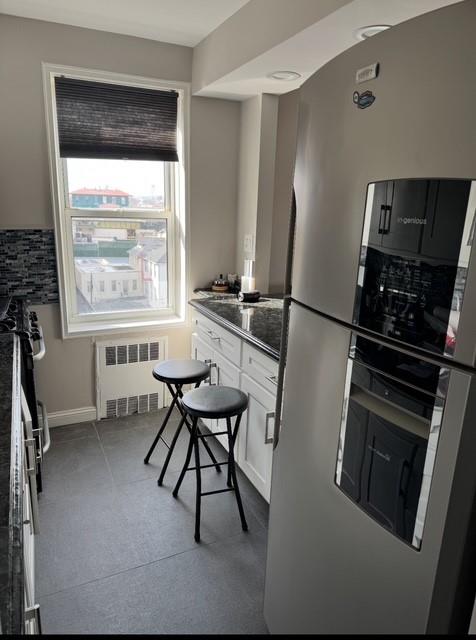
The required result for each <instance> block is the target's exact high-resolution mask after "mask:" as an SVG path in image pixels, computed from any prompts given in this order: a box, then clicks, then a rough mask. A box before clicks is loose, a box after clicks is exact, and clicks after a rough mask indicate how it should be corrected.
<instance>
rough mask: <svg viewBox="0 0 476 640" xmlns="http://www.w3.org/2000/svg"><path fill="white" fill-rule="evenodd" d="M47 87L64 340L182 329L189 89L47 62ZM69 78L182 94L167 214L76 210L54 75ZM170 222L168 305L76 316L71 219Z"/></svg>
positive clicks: (169, 168)
mask: <svg viewBox="0 0 476 640" xmlns="http://www.w3.org/2000/svg"><path fill="white" fill-rule="evenodd" d="M42 68H43V86H44V96H45V111H46V124H47V136H48V152H49V164H50V177H51V191H52V200H53V211H54V219H55V231H56V233H55V238H56V253H57V262H58V281H59V288H60V306H61V324H62V334H63V338H68V337H72V336H84V335H93V334H104V333H116V332H121V333H124V332H125V331H127V330H131V331H137V330H140V329H150V328H151V327H154V326H156V327H162V326H163V327H171V326H181V325H183V324H184V322H185V316H186V300H185V296H186V275H187V267H188V259H187V258H188V251H187V242H188V234H187V233H186V229H187V228H188V209H189V207H188V166H189V164H188V163H189V113H190V85H189V83H187V82H171V81H168V80H158V79H154V78H145V77H141V76H131V75H126V74H120V73H114V72H109V71H98V70H91V69H82V68H77V67H69V66H64V65H57V64H51V63H43V64H42ZM56 76H67V77H73V78H80V79H82V80H92V81H100V82H110V83H112V84H122V85H132V86H135V87H145V88H149V89H159V90H160V89H165V90H170V89H174V90H175V91H177V92H178V94H179V99H178V113H177V152H178V156H179V162H177V163H165V167H166V176H165V188H166V193H165V210H164V211H158V210H156V211H149V210H147V209H146V210H140V209H134V210H133V209H120V208H118V209H108V210H102V209H101V210H98V209H73V208H72V207H70V206H69V202H68V201H67V195H68V185H67V173H66V170H65V167H66V160H65V159H63V158H61V157H60V155H59V143H58V128H57V119H56V98H55V77H56ZM81 217H83V218H96V219H101V218H103V219H107V218H113V219H121V218H122V219H126V220H132V219H154V218H155V219H166V220H167V264H168V293H169V306H168V307H167V308H166V309H150V310H149V309H146V310H138V311H121V312H111V313H90V314H83V315H80V314H78V313H77V312H76V283H75V275H74V258H73V234H72V224H71V223H72V220H71V219H72V218H81Z"/></svg>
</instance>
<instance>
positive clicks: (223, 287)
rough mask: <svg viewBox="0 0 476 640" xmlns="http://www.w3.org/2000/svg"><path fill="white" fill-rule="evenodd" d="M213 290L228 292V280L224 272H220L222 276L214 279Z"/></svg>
mask: <svg viewBox="0 0 476 640" xmlns="http://www.w3.org/2000/svg"><path fill="white" fill-rule="evenodd" d="M212 291H216V292H217V293H226V292H227V291H228V281H227V280H225V279H224V278H223V273H220V277H219V278H216V279H215V280H214V281H213V284H212Z"/></svg>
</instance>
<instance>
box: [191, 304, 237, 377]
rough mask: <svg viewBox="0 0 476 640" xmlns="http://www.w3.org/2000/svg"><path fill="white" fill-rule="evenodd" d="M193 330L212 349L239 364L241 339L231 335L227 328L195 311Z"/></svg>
mask: <svg viewBox="0 0 476 640" xmlns="http://www.w3.org/2000/svg"><path fill="white" fill-rule="evenodd" d="M193 323H194V331H196V332H197V333H198V335H199V336H200V338H201V339H202V340H203V341H204V342H205V343H206V344H208V345H210V346H211V347H212V348H213V350H214V351H215V352H216V353H218V354H220V355H222V356H225V358H228V360H230V361H231V362H232V363H233V364H235V365H237V366H240V361H241V339H240V338H238V336H235V335H233V334H232V333H231V332H230V331H228V330H227V329H223V327H220V326H219V325H218V324H217V323H216V322H213V320H209V319H208V318H206V317H205V316H203V315H202V314H201V313H197V314H195V315H194V318H193Z"/></svg>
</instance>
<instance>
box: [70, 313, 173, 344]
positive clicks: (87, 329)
mask: <svg viewBox="0 0 476 640" xmlns="http://www.w3.org/2000/svg"><path fill="white" fill-rule="evenodd" d="M185 326H186V318H185V317H181V316H175V315H173V316H167V317H164V318H161V319H160V320H157V319H156V320H135V321H131V320H127V321H122V322H121V321H118V320H116V321H101V322H78V323H74V324H72V325H70V326H69V327H67V328H66V327H64V329H63V339H68V338H85V337H88V336H101V335H110V334H117V333H122V334H124V333H138V332H144V331H151V330H163V329H183V328H184V327H185Z"/></svg>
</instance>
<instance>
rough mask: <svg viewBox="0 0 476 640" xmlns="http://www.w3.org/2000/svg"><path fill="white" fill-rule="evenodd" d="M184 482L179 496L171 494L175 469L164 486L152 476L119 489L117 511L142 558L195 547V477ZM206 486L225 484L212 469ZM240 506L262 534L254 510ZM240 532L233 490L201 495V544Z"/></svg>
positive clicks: (250, 523)
mask: <svg viewBox="0 0 476 640" xmlns="http://www.w3.org/2000/svg"><path fill="white" fill-rule="evenodd" d="M188 475H189V477H188V478H187V479H186V480H185V481H184V484H183V488H182V490H181V491H180V494H179V498H178V499H175V498H174V497H173V496H172V491H171V485H172V484H174V483H175V480H176V479H177V476H178V473H177V472H175V473H171V474H170V475H169V476H168V479H167V480H166V484H165V485H164V486H163V487H158V486H157V482H156V480H155V478H153V479H148V480H145V481H142V482H134V483H131V484H126V485H122V486H120V487H118V495H119V501H120V505H121V510H122V512H123V513H125V514H126V519H127V523H128V525H129V527H130V529H131V530H133V531H134V533H133V540H134V548H135V552H136V554H137V555H138V556H139V558H140V560H141V562H143V563H146V562H151V561H153V560H154V561H155V560H159V559H160V558H164V557H166V556H169V555H172V554H175V553H179V552H182V551H186V550H187V549H194V548H196V546H197V543H196V542H195V539H194V528H195V477H194V476H193V475H191V474H188ZM209 475H210V476H211V477H210V478H208V481H206V482H205V483H204V490H206V489H214V488H224V487H225V480H226V477H225V474H223V473H222V474H220V475H217V474H216V472H214V471H210V472H209ZM244 509H245V513H246V517H247V522H248V526H249V529H250V530H251V531H254V532H256V531H259V532H260V533H261V532H262V530H263V528H262V525H261V524H260V523H259V522H258V521H257V520H256V518H255V517H254V515H253V512H252V511H251V510H249V509H248V508H247V501H246V499H245V500H244ZM241 531H242V529H241V521H240V517H239V512H238V508H237V505H236V501H235V497H234V494H233V493H231V492H230V493H224V494H217V495H211V496H204V497H203V499H202V517H201V539H202V542H203V543H204V544H207V543H211V542H215V541H217V540H225V539H228V538H231V537H235V536H236V535H238V534H239V533H240V532H241Z"/></svg>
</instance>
